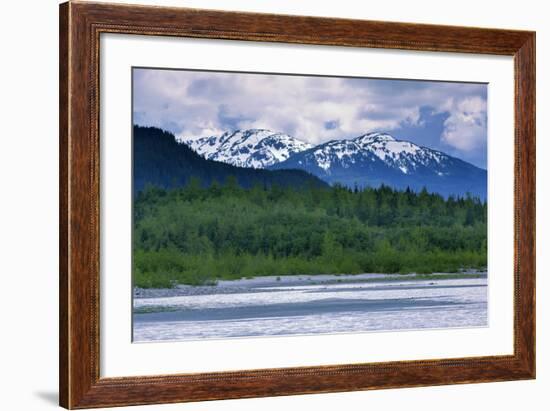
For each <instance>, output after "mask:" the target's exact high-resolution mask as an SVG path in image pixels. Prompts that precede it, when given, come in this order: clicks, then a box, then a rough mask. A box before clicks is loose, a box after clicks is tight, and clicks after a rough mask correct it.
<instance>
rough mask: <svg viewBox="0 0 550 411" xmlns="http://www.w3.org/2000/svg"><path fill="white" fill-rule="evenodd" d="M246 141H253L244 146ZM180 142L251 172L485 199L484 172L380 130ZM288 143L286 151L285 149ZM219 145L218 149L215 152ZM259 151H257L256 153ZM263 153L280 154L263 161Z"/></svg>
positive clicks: (260, 132)
mask: <svg viewBox="0 0 550 411" xmlns="http://www.w3.org/2000/svg"><path fill="white" fill-rule="evenodd" d="M209 139H213V140H209ZM248 139H250V140H251V141H249V142H248V143H247V140H248ZM184 141H187V142H186V144H189V145H190V146H191V147H192V148H193V149H194V150H196V151H197V152H198V153H199V154H201V155H203V156H204V157H206V158H210V159H213V160H216V161H221V162H232V163H237V164H239V165H243V166H245V167H250V164H253V166H252V168H266V169H269V170H283V169H299V170H304V171H306V172H308V173H310V174H312V175H315V176H317V177H318V178H320V179H322V180H323V181H326V182H327V183H329V184H336V183H339V184H342V185H345V186H348V187H355V186H359V187H364V186H372V187H378V186H380V185H382V184H385V185H389V186H392V187H395V188H398V189H405V188H407V187H409V188H411V189H413V190H421V189H422V188H424V187H426V188H427V189H428V190H429V191H433V192H437V193H440V194H442V195H445V196H448V195H460V196H462V195H465V194H467V193H470V194H472V195H476V196H479V197H481V198H486V196H487V171H486V170H484V169H481V168H479V167H477V166H475V165H473V164H470V163H468V162H466V161H464V160H461V159H459V158H457V157H453V156H451V155H448V154H446V153H444V152H443V151H439V150H434V149H432V148H429V147H423V146H420V145H417V144H415V143H413V142H411V141H407V140H399V139H396V138H394V137H393V136H392V135H390V134H388V133H384V132H370V133H365V134H361V135H359V136H357V137H354V138H350V139H341V140H330V141H327V142H325V143H321V144H318V145H315V146H314V145H312V144H309V143H305V142H303V141H301V140H298V139H296V138H294V137H291V136H289V135H287V134H284V133H276V132H273V131H271V130H265V129H250V130H236V131H233V132H226V133H224V134H222V135H221V136H219V137H205V138H202V139H195V140H193V141H194V143H190V142H189V141H190V140H184ZM287 142H289V144H290V148H288V147H286V146H285V144H286V143H287ZM217 147H221V148H222V150H220V152H216V150H217ZM243 147H245V148H246V149H245V150H243ZM273 147H275V149H274V148H273ZM258 148H261V150H258V151H255V149H258ZM208 150H210V151H208ZM277 150H278V151H277ZM266 152H269V153H274V152H277V153H278V154H279V155H278V156H276V155H273V156H271V157H269V158H268V159H267V160H266V158H267V157H265V153H266ZM281 153H283V154H281ZM262 159H263V160H265V161H262Z"/></svg>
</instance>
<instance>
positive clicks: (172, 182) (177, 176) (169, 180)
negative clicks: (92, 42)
mask: <svg viewBox="0 0 550 411" xmlns="http://www.w3.org/2000/svg"><path fill="white" fill-rule="evenodd" d="M133 146H134V147H133V152H134V159H133V161H134V170H133V173H134V174H133V180H134V193H137V192H139V191H140V190H142V189H143V188H144V187H145V185H146V184H152V185H156V186H158V187H163V188H175V187H181V186H184V185H185V184H186V183H187V182H188V181H189V179H190V178H191V177H192V176H193V177H197V178H199V179H200V180H201V182H202V184H203V185H205V186H207V185H210V184H211V183H212V182H214V181H217V182H218V183H221V184H223V183H224V182H225V180H226V178H227V176H234V177H235V178H236V179H237V182H238V184H239V185H240V186H241V187H252V186H253V185H254V184H260V185H262V186H267V187H269V186H271V185H272V184H277V185H279V186H283V187H285V186H292V187H306V186H314V187H321V186H327V184H326V183H325V182H323V181H321V180H319V179H318V178H317V177H314V176H312V175H311V174H308V173H307V172H305V171H301V170H279V171H268V170H260V169H252V168H242V167H235V166H232V165H230V164H225V163H220V162H217V161H212V160H206V159H205V158H203V157H201V156H200V155H198V154H197V153H195V152H194V151H193V150H192V149H190V148H189V147H188V146H187V145H185V144H183V143H178V142H177V141H176V139H175V137H174V135H173V134H171V133H168V132H166V131H163V130H160V129H158V128H155V127H140V126H134V134H133Z"/></svg>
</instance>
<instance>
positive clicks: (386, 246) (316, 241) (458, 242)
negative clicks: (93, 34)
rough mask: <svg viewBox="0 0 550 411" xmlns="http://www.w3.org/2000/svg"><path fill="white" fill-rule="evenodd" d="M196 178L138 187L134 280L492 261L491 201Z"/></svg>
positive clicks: (202, 280) (404, 269) (452, 266)
mask: <svg viewBox="0 0 550 411" xmlns="http://www.w3.org/2000/svg"><path fill="white" fill-rule="evenodd" d="M137 132H138V133H139V132H140V130H139V129H138V130H137ZM167 140H168V137H167ZM142 149H145V147H142ZM182 149H183V148H182ZM170 161H171V160H170V159H167V162H170ZM203 161H205V160H203ZM223 166H225V165H223ZM174 167H175V165H174ZM164 170H166V169H163V171H160V170H159V173H165V174H162V175H163V176H166V177H162V179H164V178H168V176H171V175H172V173H171V172H169V171H164ZM178 175H181V174H178ZM197 177H202V174H199V175H198V176H197V175H196V174H195V177H194V178H192V179H188V181H187V183H186V185H185V186H184V187H182V188H176V189H170V190H166V189H163V188H158V187H154V186H148V187H147V188H145V189H144V190H143V191H141V192H140V193H138V194H137V195H136V198H135V203H134V235H133V239H134V280H135V285H137V286H141V287H168V286H172V285H174V284H176V283H185V284H208V283H212V282H215V281H216V280H217V279H220V278H224V279H231V278H240V277H243V276H262V275H285V274H321V273H347V274H353V273H362V272H378V273H408V272H417V273H432V272H456V271H458V270H460V269H465V268H484V267H485V266H486V264H487V205H486V203H485V202H482V201H480V200H479V199H477V198H472V197H469V196H467V197H465V198H455V197H452V196H451V197H449V198H447V199H444V198H442V197H441V196H439V195H436V194H429V193H427V192H426V191H425V190H423V191H421V192H419V193H415V192H412V191H410V190H405V191H396V190H393V189H390V188H388V187H385V186H383V187H381V188H378V189H371V188H367V189H362V190H359V189H355V190H350V189H348V188H344V187H341V186H335V187H330V188H329V187H319V186H314V185H311V184H310V185H309V186H308V187H302V188H301V189H298V188H295V187H289V186H287V187H282V186H280V185H278V184H270V185H266V184H255V185H252V186H251V188H249V189H245V188H242V186H241V185H242V180H240V181H239V180H238V178H239V176H237V177H229V178H227V179H226V180H225V181H226V183H225V184H223V185H221V184H219V183H218V182H216V181H214V182H213V183H212V184H210V181H211V180H207V181H206V182H205V181H204V180H201V179H199V178H197ZM159 178H160V177H159Z"/></svg>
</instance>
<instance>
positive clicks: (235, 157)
mask: <svg viewBox="0 0 550 411" xmlns="http://www.w3.org/2000/svg"><path fill="white" fill-rule="evenodd" d="M182 141H183V142H184V143H185V144H187V145H188V146H189V147H191V148H192V149H193V150H195V151H196V152H197V153H198V154H200V155H202V156H203V157H204V158H207V159H209V160H214V161H220V162H223V163H228V164H232V165H234V166H239V167H249V168H266V167H269V166H271V165H273V164H276V163H279V162H281V161H285V160H286V159H288V158H289V157H291V156H292V155H293V154H296V153H299V152H301V151H304V150H308V149H310V148H312V147H313V145H311V144H309V143H306V142H304V141H301V140H298V139H296V138H294V137H291V136H289V135H288V134H284V133H276V132H273V131H270V130H264V129H250V130H237V131H231V132H226V133H224V134H222V135H221V136H211V137H202V138H199V139H191V138H187V139H186V138H184V139H182Z"/></svg>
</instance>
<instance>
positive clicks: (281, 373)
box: [59, 2, 535, 409]
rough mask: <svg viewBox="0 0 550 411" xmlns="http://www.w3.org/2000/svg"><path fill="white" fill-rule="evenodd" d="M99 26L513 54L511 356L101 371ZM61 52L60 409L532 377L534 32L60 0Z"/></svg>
mask: <svg viewBox="0 0 550 411" xmlns="http://www.w3.org/2000/svg"><path fill="white" fill-rule="evenodd" d="M102 33H125V34H134V35H155V36H174V37H198V38H205V39H229V40H254V41H270V42H284V43H300V44H316V45H332V46H342V47H343V46H354V47H368V48H386V49H404V50H420V51H431V52H461V53H482V54H493V55H504V56H513V58H514V65H515V66H514V71H515V102H514V110H515V181H514V184H515V199H514V201H515V204H514V208H515V221H514V225H515V239H514V250H515V253H514V290H515V294H514V353H513V355H505V356H486V357H475V358H460V359H440V360H422V361H398V362H384V363H372V364H371V363H367V364H353V365H346V364H339V365H334V366H316V367H297V368H282V369H268V370H266V369H261V370H242V371H237V372H212V373H199V374H176V375H163V376H154V377H147V376H145V377H124V378H100V372H99V358H100V357H99V353H100V349H101V347H100V338H99V300H100V293H99V253H100V249H99V245H100V236H99V233H100V220H99V199H100V197H99V196H100V191H99V171H100V163H99V141H100V140H99V122H100V118H99V56H100V53H99V49H100V46H101V45H100V34H102ZM59 47H60V90H59V91H60V117H59V124H60V260H59V261H60V278H59V285H60V318H59V319H60V365H59V370H60V374H59V375H60V386H59V389H60V405H61V406H63V407H66V408H70V409H73V408H91V407H107V406H125V405H137V404H153V403H174V402H184V401H202V400H215V399H225V398H248V397H262V396H275V395H293V394H306V393H321V392H339V391H354V390H370V389H382V388H399V387H415V386H425V385H442V384H463V383H477V382H490V381H505V380H520V379H532V378H535V33H534V32H529V31H513V30H496V29H485V28H466V27H450V26H436V25H422V24H406V23H389V22H379V21H359V20H346V19H331V18H316V17H298V16H281V15H270V14H254V13H233V12H222V11H206V10H196V9H185V8H167V7H152V6H131V5H113V4H97V3H95V4H94V3H87V2H83V3H81V2H69V3H64V4H62V5H61V6H60V43H59Z"/></svg>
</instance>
